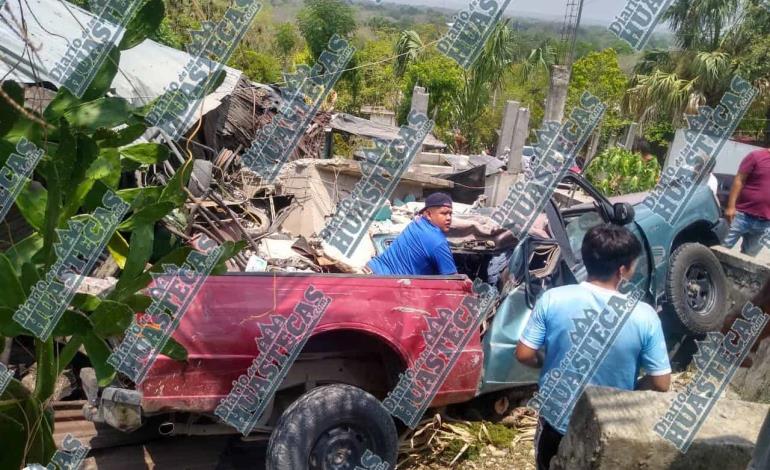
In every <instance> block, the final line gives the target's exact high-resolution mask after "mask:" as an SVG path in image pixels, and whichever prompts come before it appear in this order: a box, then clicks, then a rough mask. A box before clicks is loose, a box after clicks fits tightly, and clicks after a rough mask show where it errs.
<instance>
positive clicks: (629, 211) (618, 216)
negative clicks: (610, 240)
mask: <svg viewBox="0 0 770 470" xmlns="http://www.w3.org/2000/svg"><path fill="white" fill-rule="evenodd" d="M612 212H613V214H612V223H614V224H617V225H628V224H630V223H631V222H633V221H634V216H635V215H636V212H635V211H634V206H632V205H631V204H629V203H627V202H617V203H615V204H614V205H613V206H612Z"/></svg>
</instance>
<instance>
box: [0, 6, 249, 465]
mask: <svg viewBox="0 0 770 470" xmlns="http://www.w3.org/2000/svg"><path fill="white" fill-rule="evenodd" d="M162 17H163V4H162V3H160V2H156V1H150V2H147V3H145V4H144V5H143V6H142V8H141V9H140V10H139V12H137V13H136V16H135V17H134V18H133V19H132V20H131V21H130V22H129V23H128V25H127V27H126V32H125V34H124V35H123V39H122V41H121V43H120V44H119V45H118V46H117V47H113V48H112V49H111V51H110V52H109V60H107V61H105V63H104V64H103V65H102V67H101V68H100V69H99V70H97V71H96V76H95V78H94V80H93V81H92V82H91V84H90V86H89V88H88V89H87V90H86V91H85V93H84V95H83V97H82V98H77V97H75V96H74V95H72V94H71V93H69V92H68V91H67V89H66V88H61V89H60V90H59V91H58V93H57V94H56V95H55V96H54V98H53V100H52V101H51V102H50V103H49V104H48V106H47V107H46V109H45V110H44V111H42V112H40V111H36V110H33V109H29V108H26V107H25V100H24V89H23V88H22V86H20V85H19V84H17V83H15V82H10V81H6V82H4V83H3V84H2V94H1V95H0V116H2V120H0V161H2V164H3V165H4V164H5V163H6V161H7V160H6V159H7V158H10V157H9V155H11V153H12V151H13V150H14V149H17V148H18V146H19V145H22V146H26V147H29V146H30V145H34V147H36V148H37V149H40V150H41V151H42V152H44V153H43V156H42V158H41V159H40V161H39V163H38V164H37V166H36V167H35V168H34V170H33V173H32V175H31V176H32V178H31V179H32V180H33V181H32V182H30V183H28V184H26V186H24V187H23V189H22V191H21V193H20V194H19V195H18V197H17V199H16V201H15V203H16V207H17V208H18V210H19V213H20V214H21V215H22V216H23V217H24V219H25V221H26V222H27V224H28V225H29V226H30V227H31V229H32V231H31V234H30V235H29V236H27V237H26V238H24V239H22V240H12V241H11V246H10V248H8V249H7V250H5V251H3V252H2V253H0V284H1V285H2V288H0V337H12V338H18V339H19V340H20V341H23V344H28V345H32V344H34V349H33V350H32V351H30V352H32V353H33V354H34V358H35V364H36V366H37V372H36V376H35V385H34V390H32V391H29V390H28V389H27V388H26V387H25V386H24V385H22V384H21V383H20V382H19V381H18V380H15V379H13V380H11V381H10V383H9V384H8V386H7V388H6V389H5V390H4V391H3V392H2V393H0V436H2V446H3V449H2V452H1V453H0V467H2V468H21V467H24V464H25V463H30V464H31V463H46V462H48V461H49V460H50V458H51V456H52V455H53V453H54V451H55V449H56V443H54V441H53V428H54V424H55V422H54V416H53V410H52V406H51V405H52V401H53V395H54V391H55V385H56V382H57V378H58V376H59V375H60V374H61V373H62V372H63V371H64V370H65V369H66V368H67V367H68V365H69V364H70V362H71V361H72V360H73V358H74V357H75V356H76V355H77V354H79V353H80V351H85V353H86V354H87V355H88V359H89V361H90V364H91V366H92V367H93V368H94V371H95V374H96V378H97V381H98V384H99V385H100V386H107V385H109V384H110V383H112V381H113V380H114V379H115V378H116V371H115V369H114V368H113V366H112V365H110V364H109V363H108V362H107V358H108V357H109V355H110V352H111V351H110V347H109V343H108V341H107V340H108V339H110V338H116V337H118V336H120V335H122V334H123V332H124V331H125V329H126V328H127V327H128V325H130V323H131V322H132V321H133V320H134V319H135V317H136V313H137V312H143V311H145V310H146V309H147V308H148V307H149V306H150V305H151V302H152V300H151V299H150V298H149V297H148V296H147V295H146V294H145V293H144V292H143V290H144V288H145V287H147V286H148V284H149V283H150V282H151V281H152V276H151V273H158V272H163V270H164V267H165V266H164V265H170V264H173V265H177V266H180V265H182V263H183V262H184V260H185V258H186V257H187V254H189V252H190V251H191V248H190V247H186V246H176V245H178V244H174V245H173V246H170V245H171V244H169V245H166V244H164V243H156V242H158V241H159V238H160V237H156V235H155V234H156V223H157V222H158V221H160V220H162V219H163V218H164V217H166V216H167V215H169V214H171V213H172V212H176V213H182V212H181V211H185V210H186V209H185V208H184V204H185V202H186V200H187V196H186V194H185V192H184V191H183V189H182V188H185V187H186V186H187V182H188V179H189V177H190V174H191V173H192V168H193V159H192V157H190V158H189V159H188V160H187V161H186V162H185V163H184V164H183V165H182V166H181V167H180V168H178V169H177V170H176V171H175V172H174V175H173V176H172V177H170V178H169V179H168V180H166V183H167V184H165V185H161V186H154V185H150V186H143V187H141V188H135V187H133V188H132V187H128V188H126V187H123V186H121V183H123V182H124V181H125V178H124V177H126V176H127V175H133V174H134V172H135V171H136V170H139V169H144V170H146V169H148V167H149V166H152V165H157V164H164V166H165V165H168V163H167V162H165V160H166V159H167V158H168V157H169V155H170V152H169V150H168V148H167V147H166V146H165V145H161V144H157V143H140V144H135V145H131V144H132V142H134V141H135V140H136V139H137V138H139V137H140V136H141V135H142V134H144V133H145V131H146V130H147V128H148V125H147V124H146V123H145V118H146V114H147V112H148V111H149V107H144V108H135V107H133V106H132V105H131V104H130V103H129V102H128V101H127V100H125V99H123V98H118V97H114V96H110V97H107V96H105V94H106V93H107V92H108V90H109V87H110V84H111V83H112V82H113V79H114V78H115V76H116V75H117V73H118V64H119V61H120V51H122V50H126V49H130V48H132V47H133V46H135V45H137V44H139V43H140V42H142V41H143V40H144V39H145V38H146V37H147V35H149V34H153V33H154V30H153V29H152V28H148V27H147V26H148V24H154V25H155V27H157V25H158V24H159V23H160V20H161V18H162ZM148 18H154V19H156V21H155V22H154V23H153V22H152V20H148ZM170 93H173V92H170ZM116 129H117V130H116ZM108 191H109V192H112V193H114V194H115V195H117V196H118V197H119V198H120V199H122V200H123V201H124V203H125V204H127V205H128V206H129V208H128V211H127V212H126V213H125V216H124V217H125V220H123V219H121V220H115V221H114V222H115V223H119V224H120V225H118V226H117V228H116V229H115V231H114V232H112V233H111V234H110V233H109V232H108V231H105V230H104V229H102V232H101V233H97V230H98V227H100V224H98V223H97V224H96V225H92V223H94V222H96V220H95V219H94V218H93V214H94V212H95V209H96V207H97V206H101V205H102V204H101V202H100V201H102V200H103V199H102V198H103V196H104V195H106V194H108ZM106 200H108V201H109V200H112V201H113V202H117V200H116V199H114V198H112V197H109V196H108V198H107V199H106ZM121 206H124V204H121ZM124 208H125V207H124ZM122 212H123V211H121V213H122ZM83 223H85V224H88V225H86V226H84V228H83V229H81V230H82V231H81V232H80V234H84V233H86V230H88V231H89V232H92V235H97V236H110V238H109V241H108V243H107V248H108V252H109V254H110V256H111V257H112V258H113V260H114V261H115V263H116V264H117V265H118V266H119V267H120V269H121V272H120V275H119V279H118V282H117V284H116V285H115V286H114V288H113V289H112V290H111V291H109V292H108V293H105V294H106V295H103V296H95V295H91V294H76V295H75V296H74V298H72V300H71V302H69V304H68V305H66V306H64V307H65V310H64V312H63V314H62V316H61V317H60V319H59V320H58V322H56V324H55V326H54V328H53V331H52V332H51V333H50V335H49V336H48V337H47V339H45V340H43V339H39V338H38V337H36V335H35V333H34V332H32V331H30V330H27V328H25V327H23V326H22V325H21V324H20V323H17V322H16V321H15V320H14V319H13V315H14V312H15V311H17V309H18V308H19V307H20V306H22V305H24V304H25V303H26V302H27V300H28V299H29V297H31V296H32V295H33V293H34V292H35V288H36V287H35V286H36V285H37V282H38V281H41V280H43V279H45V278H46V277H47V276H48V275H49V273H54V272H56V271H57V270H58V269H59V268H60V265H57V263H58V262H59V261H62V262H63V261H64V260H63V259H57V258H58V257H59V256H67V255H66V254H63V253H61V252H60V249H59V248H57V245H58V246H65V247H66V246H72V242H73V240H72V239H71V238H70V237H72V232H67V231H66V229H68V228H74V229H75V230H76V231H77V230H78V229H77V227H78V226H79V225H78V224H83ZM88 226H90V228H87V227H88ZM62 229H65V230H64V231H63V230H62ZM158 231H159V232H160V229H159V228H158ZM77 235H78V234H76V237H77ZM78 238H79V237H78ZM243 245H244V244H243V243H237V244H232V243H229V242H228V243H226V244H225V254H224V255H223V257H222V258H220V263H219V265H218V266H217V268H216V271H217V272H222V271H223V270H224V268H225V267H224V264H223V263H224V261H225V259H227V258H229V257H231V256H232V255H234V254H235V253H237V252H238V251H240V249H241V248H242V247H243ZM98 246H99V245H98V244H93V245H92V247H98ZM73 253H74V252H73ZM92 259H93V258H92ZM70 262H71V261H70ZM65 266H66V264H65ZM77 274H82V275H88V274H89V273H88V272H82V273H77ZM56 276H57V277H58V274H57V275H56ZM57 282H58V280H57ZM42 285H45V283H43V284H41V286H42ZM38 292H39V291H38ZM54 295H56V294H54ZM35 313H41V312H35ZM30 349H32V348H30ZM160 353H161V354H164V355H166V356H168V357H170V358H172V359H175V360H185V359H186V357H187V352H186V351H185V350H184V348H183V347H182V346H181V345H180V344H179V343H177V342H176V341H174V340H173V338H170V339H169V341H168V342H167V343H166V345H165V347H164V348H163V349H162V351H160Z"/></svg>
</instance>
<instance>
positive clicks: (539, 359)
mask: <svg viewBox="0 0 770 470" xmlns="http://www.w3.org/2000/svg"><path fill="white" fill-rule="evenodd" d="M516 360H517V361H519V362H521V363H522V364H524V365H525V366H527V367H532V368H533V369H539V368H541V367H543V362H544V361H545V353H544V352H543V350H542V349H533V348H530V347H529V346H527V345H526V344H524V343H522V342H521V341H519V344H517V345H516Z"/></svg>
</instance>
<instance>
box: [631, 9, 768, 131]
mask: <svg viewBox="0 0 770 470" xmlns="http://www.w3.org/2000/svg"><path fill="white" fill-rule="evenodd" d="M761 10H762V9H761V7H759V6H758V5H757V0H676V1H675V2H674V4H673V5H672V6H671V8H670V9H669V10H668V11H667V12H666V14H665V16H664V20H665V21H667V22H668V23H669V25H670V26H671V28H672V29H673V30H674V36H675V37H676V39H677V44H678V46H679V47H680V48H679V49H676V50H670V51H663V50H651V51H646V52H645V53H644V54H643V56H642V58H641V59H640V60H639V62H638V63H637V64H636V67H635V68H634V74H635V75H634V77H633V79H632V80H631V87H630V88H629V90H628V91H627V92H626V95H625V97H624V101H623V107H624V110H625V111H626V112H629V113H630V114H631V115H633V116H634V117H635V118H636V119H637V120H639V121H640V122H641V123H646V122H652V121H655V120H670V121H671V122H673V123H675V124H678V123H681V122H682V120H683V118H684V114H685V113H693V112H695V111H696V110H697V107H698V106H702V105H704V104H708V105H712V106H713V105H716V104H717V103H718V101H719V99H720V98H721V97H722V95H723V94H724V92H725V90H727V88H728V86H729V83H730V80H731V78H732V77H733V75H735V74H736V72H740V71H741V61H740V57H741V56H742V55H743V54H744V53H745V52H746V50H747V48H748V46H749V44H750V42H749V41H747V40H746V39H745V37H746V35H747V34H750V33H751V32H756V28H758V27H761V26H759V23H758V22H763V21H764V22H767V21H768V20H769V19H770V18H769V17H768V15H767V14H766V12H765V13H763V12H762V11H761ZM765 28H767V26H765ZM744 78H746V79H748V80H753V81H754V83H755V84H756V85H758V86H761V84H762V83H764V82H766V80H767V78H766V76H765V77H764V78H763V77H762V76H761V74H755V76H744ZM764 90H765V96H766V94H767V88H764Z"/></svg>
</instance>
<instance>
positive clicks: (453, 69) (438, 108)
mask: <svg viewBox="0 0 770 470" xmlns="http://www.w3.org/2000/svg"><path fill="white" fill-rule="evenodd" d="M463 84H464V81H463V72H462V68H460V66H459V65H457V62H455V61H453V60H452V59H450V58H448V57H446V56H444V55H443V54H440V53H438V52H437V51H433V50H432V51H429V52H427V53H426V54H425V56H424V58H423V59H422V60H420V61H419V62H416V63H414V64H411V65H409V66H408V67H407V69H406V74H405V75H404V87H403V93H404V98H403V100H402V102H401V106H400V108H399V112H398V121H399V123H402V124H403V123H404V122H406V117H407V115H408V114H409V108H410V106H411V101H412V91H413V89H414V87H415V85H417V86H421V87H425V88H426V89H427V91H428V92H429V93H430V101H429V103H428V116H430V117H432V118H433V119H435V121H436V125H437V127H443V128H445V129H446V128H451V127H452V100H453V97H454V96H457V95H459V94H460V93H461V91H462V88H463Z"/></svg>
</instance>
